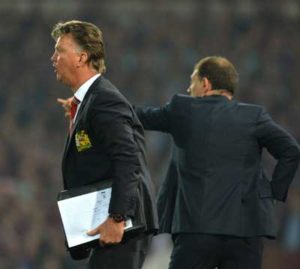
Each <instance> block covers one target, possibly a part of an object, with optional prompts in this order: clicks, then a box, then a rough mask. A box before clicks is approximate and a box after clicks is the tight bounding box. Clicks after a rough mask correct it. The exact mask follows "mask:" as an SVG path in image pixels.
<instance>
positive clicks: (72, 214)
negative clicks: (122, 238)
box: [57, 188, 132, 247]
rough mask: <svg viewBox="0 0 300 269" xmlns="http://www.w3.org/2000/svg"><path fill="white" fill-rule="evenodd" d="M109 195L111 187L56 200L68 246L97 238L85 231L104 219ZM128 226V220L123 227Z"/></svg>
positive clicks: (130, 225)
mask: <svg viewBox="0 0 300 269" xmlns="http://www.w3.org/2000/svg"><path fill="white" fill-rule="evenodd" d="M110 197H111V188H107V189H103V190H99V191H95V192H91V193H87V194H83V195H79V196H76V197H72V198H68V199H65V200H60V201H58V202H57V203H58V208H59V211H60V215H61V219H62V222H63V226H64V230H65V234H66V238H67V242H68V246H69V247H74V246H77V245H81V244H83V243H87V242H90V241H93V240H95V239H98V238H99V235H95V236H88V235H87V234H86V232H87V231H89V230H92V229H94V228H96V227H98V226H99V225H100V224H101V223H102V222H103V221H105V220H106V218H107V216H108V207H109V202H110ZM130 227H132V222H131V220H128V221H126V223H125V229H128V228H130Z"/></svg>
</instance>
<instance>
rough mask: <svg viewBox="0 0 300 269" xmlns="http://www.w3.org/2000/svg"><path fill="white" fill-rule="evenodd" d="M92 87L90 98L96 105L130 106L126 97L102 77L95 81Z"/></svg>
mask: <svg viewBox="0 0 300 269" xmlns="http://www.w3.org/2000/svg"><path fill="white" fill-rule="evenodd" d="M92 87H93V88H92V92H91V97H92V99H93V100H94V101H96V102H97V103H106V102H118V103H124V104H126V105H128V106H130V105H129V102H128V100H127V99H126V97H125V96H124V95H123V94H122V93H121V92H120V91H119V89H118V88H117V87H116V86H115V85H114V84H113V83H111V82H110V81H109V80H108V79H106V78H105V77H104V76H103V75H102V76H101V77H100V78H99V79H97V80H96V81H95V84H94V85H92Z"/></svg>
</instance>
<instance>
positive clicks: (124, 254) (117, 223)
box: [52, 21, 157, 269]
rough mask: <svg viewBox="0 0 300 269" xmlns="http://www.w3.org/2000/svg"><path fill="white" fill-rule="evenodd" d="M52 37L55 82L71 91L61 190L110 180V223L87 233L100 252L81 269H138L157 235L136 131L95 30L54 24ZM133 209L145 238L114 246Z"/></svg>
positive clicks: (140, 140)
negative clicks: (107, 74)
mask: <svg viewBox="0 0 300 269" xmlns="http://www.w3.org/2000/svg"><path fill="white" fill-rule="evenodd" d="M52 36H53V37H54V39H55V40H56V45H55V52H54V54H53V56H52V62H53V66H54V68H55V72H56V77H57V79H58V80H59V81H61V82H62V83H64V84H65V85H67V86H68V87H70V88H71V90H72V91H73V93H74V97H73V100H74V104H73V105H72V107H71V116H72V119H71V120H72V121H71V125H70V133H69V136H68V139H67V143H66V147H65V152H64V156H63V163H62V172H63V181H64V187H65V189H72V188H76V187H80V186H83V185H88V184H93V183H95V182H99V181H101V180H106V179H112V194H111V200H110V205H109V217H108V218H107V219H106V220H105V221H104V222H103V223H99V226H98V227H95V229H94V230H92V231H90V232H89V235H95V234H101V237H100V243H101V245H105V246H104V247H101V246H100V245H99V247H97V248H95V249H94V250H93V252H92V255H91V257H90V260H89V264H88V268H89V269H104V268H109V269H116V268H133V269H134V268H136V269H137V268H141V267H142V264H143V261H144V258H145V254H146V251H147V247H148V243H149V238H148V237H149V236H148V235H147V233H153V232H154V231H155V230H156V229H157V217H156V209H155V205H154V203H153V192H152V187H151V182H150V177H149V173H148V170H147V167H146V161H145V149H144V133H143V127H142V126H141V124H140V122H139V120H138V118H137V116H136V114H135V112H134V111H133V109H132V107H131V105H130V104H129V102H128V101H127V100H126V99H125V97H124V96H123V95H122V94H121V93H120V92H119V91H118V90H117V89H116V87H115V86H114V85H113V84H112V83H111V82H110V81H108V80H107V79H106V78H105V77H104V76H103V73H104V71H105V63H104V44H103V37H102V33H101V31H100V29H99V28H98V27H96V26H95V25H93V24H91V23H87V22H81V21H69V22H65V23H58V24H57V25H55V27H54V29H53V31H52ZM75 100H76V102H75ZM75 103H76V104H75ZM138 208H140V209H141V210H142V214H143V215H144V216H145V224H146V233H145V234H143V235H141V236H139V237H137V238H133V239H130V240H127V241H126V242H121V240H122V238H123V234H124V221H125V219H126V218H128V217H129V218H135V217H136V215H137V212H138V210H139V209H138ZM78 217H80V216H78ZM74 221H76V220H74Z"/></svg>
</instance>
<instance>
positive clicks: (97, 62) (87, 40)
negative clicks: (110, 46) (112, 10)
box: [51, 20, 106, 73]
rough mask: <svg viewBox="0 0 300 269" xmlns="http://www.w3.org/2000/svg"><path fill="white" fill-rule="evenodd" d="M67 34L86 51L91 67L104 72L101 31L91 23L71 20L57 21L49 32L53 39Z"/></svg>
mask: <svg viewBox="0 0 300 269" xmlns="http://www.w3.org/2000/svg"><path fill="white" fill-rule="evenodd" d="M67 34H71V35H72V37H73V38H74V40H75V42H76V43H77V44H78V46H79V47H80V48H81V49H82V50H84V51H85V52H87V54H88V62H89V63H91V64H92V66H93V68H94V69H95V70H97V71H99V72H100V73H104V72H105V69H106V67H105V61H104V55H105V52H104V40H103V34H102V31H101V30H100V29H99V28H98V27H97V26H96V25H94V24H92V23H89V22H84V21H77V20H71V21H67V22H59V23H57V24H56V25H55V26H54V27H53V30H52V33H51V35H52V37H53V38H54V39H55V40H57V39H58V38H59V37H61V36H63V35H67Z"/></svg>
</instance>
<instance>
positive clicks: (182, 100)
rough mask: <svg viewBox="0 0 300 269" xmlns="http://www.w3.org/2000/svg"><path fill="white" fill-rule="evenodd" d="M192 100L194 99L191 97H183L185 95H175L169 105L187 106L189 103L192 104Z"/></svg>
mask: <svg viewBox="0 0 300 269" xmlns="http://www.w3.org/2000/svg"><path fill="white" fill-rule="evenodd" d="M193 99H194V97H191V96H189V95H185V94H175V95H174V96H173V97H172V99H171V101H170V104H171V105H175V106H176V105H182V104H189V103H190V102H192V100H193Z"/></svg>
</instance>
